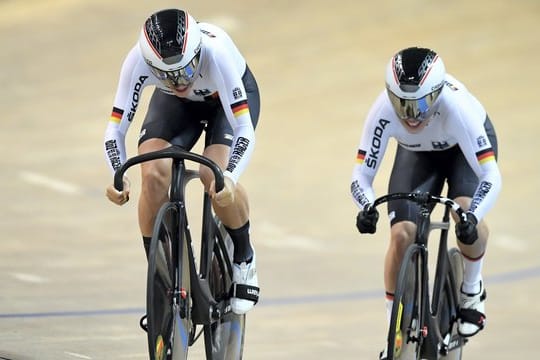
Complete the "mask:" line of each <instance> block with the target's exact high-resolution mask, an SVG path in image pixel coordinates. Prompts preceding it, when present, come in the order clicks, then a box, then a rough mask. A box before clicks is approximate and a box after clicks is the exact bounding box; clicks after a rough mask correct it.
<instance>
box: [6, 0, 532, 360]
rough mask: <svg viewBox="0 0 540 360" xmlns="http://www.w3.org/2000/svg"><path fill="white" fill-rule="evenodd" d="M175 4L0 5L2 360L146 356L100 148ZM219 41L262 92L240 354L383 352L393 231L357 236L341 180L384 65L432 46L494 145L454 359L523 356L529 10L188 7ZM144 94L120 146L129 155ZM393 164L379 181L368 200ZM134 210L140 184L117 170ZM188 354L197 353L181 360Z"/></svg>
mask: <svg viewBox="0 0 540 360" xmlns="http://www.w3.org/2000/svg"><path fill="white" fill-rule="evenodd" d="M174 6H178V2H176V1H153V2H149V1H127V0H118V1H113V2H111V1H104V0H94V1H83V0H50V1H43V0H25V1H20V0H0V44H1V51H0V66H1V67H2V71H0V84H1V86H0V109H1V110H2V117H1V120H0V144H1V147H2V150H3V151H2V154H3V156H2V158H1V160H0V164H1V169H2V171H1V172H0V198H1V199H2V206H1V207H0V230H1V237H2V239H1V241H0V359H3V358H7V359H12V360H13V359H17V360H21V359H33V360H49V359H51V360H58V359H146V358H147V357H146V340H145V334H144V333H143V332H142V331H140V330H139V328H138V319H139V317H140V316H141V314H142V313H143V312H144V301H145V299H144V289H145V260H144V255H143V250H142V245H141V241H140V236H139V234H138V227H137V223H136V201H131V202H130V203H129V204H128V205H126V206H124V207H117V206H114V205H112V204H111V203H109V202H108V201H107V200H106V198H105V196H104V189H105V187H106V186H107V185H108V184H109V183H110V181H111V175H110V173H109V170H108V168H107V167H106V164H105V161H104V155H103V153H102V136H103V132H104V130H105V126H106V123H107V121H108V117H109V114H110V110H111V106H112V100H113V96H114V91H115V87H116V82H117V79H118V72H119V69H120V65H121V62H122V60H123V56H124V55H125V53H126V52H127V51H128V50H129V48H130V47H131V46H132V45H133V43H134V41H136V39H137V37H138V31H139V29H140V26H141V25H142V23H143V21H144V19H145V18H146V16H147V15H148V14H149V13H150V12H152V11H154V10H157V9H159V8H165V7H174ZM180 6H184V7H185V8H187V9H188V10H190V11H191V12H192V13H193V15H194V16H195V17H196V18H197V19H198V20H200V21H209V22H214V23H216V24H219V25H222V26H223V27H224V28H226V29H227V30H228V31H229V32H230V34H231V35H232V36H233V38H234V39H235V40H236V42H237V44H238V46H239V47H240V48H241V50H242V51H243V53H244V54H245V56H246V58H247V59H248V62H249V65H250V67H251V69H252V70H253V72H254V73H255V75H256V77H257V79H258V81H259V86H260V89H261V95H262V109H261V110H262V113H261V119H260V122H259V127H258V129H257V135H258V138H257V148H256V151H255V154H254V157H253V160H252V162H251V164H250V167H249V169H248V171H247V172H246V173H245V175H244V176H243V178H242V182H243V183H244V185H245V186H246V187H247V189H248V191H249V194H250V199H251V220H252V224H253V225H252V236H253V239H254V242H255V244H256V248H257V254H258V269H259V279H260V285H261V288H262V300H261V303H260V304H259V305H258V306H257V307H256V309H255V310H253V311H252V312H251V313H250V314H249V316H248V333H247V336H246V346H245V358H246V359H248V360H251V359H329V358H331V359H375V358H377V354H378V352H379V351H380V350H381V349H382V347H383V345H384V341H385V327H386V325H385V314H384V302H383V286H382V260H383V256H384V251H385V248H386V245H387V242H388V240H387V237H388V229H387V226H385V225H384V221H382V222H381V225H380V231H379V233H378V234H377V235H376V236H360V235H359V234H358V233H357V232H356V230H355V227H354V217H355V214H356V209H355V207H354V205H353V203H352V200H351V198H350V196H349V182H350V176H351V171H352V167H353V163H354V156H355V152H356V146H357V143H358V140H359V138H360V131H361V128H362V124H363V121H364V117H365V114H366V112H367V110H368V108H369V106H370V104H371V102H372V101H373V100H374V99H375V97H376V96H377V94H378V93H379V91H380V90H381V89H382V86H383V82H384V67H385V65H386V62H387V60H388V59H389V57H390V56H391V54H393V53H394V52H395V51H397V50H399V49H400V48H403V47H407V46H410V45H423V46H427V47H432V48H434V49H436V50H437V51H438V52H439V54H440V55H441V56H442V57H443V59H444V61H445V63H446V66H447V69H448V71H449V72H450V73H452V74H453V75H454V76H456V77H457V78H458V79H460V80H461V81H463V82H464V83H465V84H467V85H468V87H469V88H470V89H471V90H472V91H473V93H475V94H476V95H477V97H478V98H479V99H480V100H481V101H482V102H483V103H484V105H485V106H486V108H487V109H488V112H489V114H490V116H491V118H492V120H493V122H494V124H495V126H496V129H497V133H498V137H499V150H500V157H499V163H500V166H501V169H502V173H503V180H504V184H503V191H502V193H501V196H500V200H499V202H498V204H497V205H496V207H495V208H494V209H493V211H492V212H491V213H490V214H489V216H488V218H487V220H488V222H489V224H490V227H491V234H492V235H491V238H490V245H489V250H488V254H487V257H486V262H485V270H484V274H485V275H484V276H485V282H486V286H487V289H488V302H487V314H488V325H487V328H486V330H485V331H484V332H483V333H482V334H481V335H479V336H478V337H476V338H473V339H472V341H471V342H470V343H469V344H468V345H467V347H466V353H465V354H466V356H465V358H467V359H509V358H536V357H537V353H538V350H537V345H536V343H535V342H536V341H537V339H538V336H537V335H538V334H537V333H536V332H537V331H539V325H540V322H539V320H538V319H539V318H540V305H539V303H538V301H537V299H538V297H539V296H540V261H539V260H538V254H539V252H540V242H539V241H538V235H537V234H538V230H537V228H536V225H535V224H536V221H538V220H537V211H536V209H537V203H538V201H539V200H540V199H539V198H540V197H539V195H538V188H539V187H540V180H539V179H540V171H539V169H538V160H534V159H535V158H536V155H537V154H538V152H539V151H538V150H539V149H540V148H539V145H538V139H537V137H538V129H539V125H538V103H539V100H538V94H539V91H538V84H539V83H540V76H539V71H538V64H539V63H540V37H539V36H538V34H539V33H540V3H539V2H538V1H536V0H516V1H514V2H508V1H502V0H491V1H488V0H476V1H466V0H457V1H428V0H411V1H353V0H350V1H347V0H343V1H342V0H338V1H321V0H311V1H308V0H298V1H293V2H291V1H285V0H272V1H269V0H260V1H256V2H253V1H244V0H238V1H229V2H200V1H185V2H183V3H182V5H180ZM149 94H150V91H147V92H146V93H145V96H144V97H143V103H142V104H141V105H140V109H141V111H139V113H138V116H137V117H136V119H135V121H134V125H133V126H132V129H131V130H130V133H129V136H128V140H127V141H128V143H127V144H128V148H129V150H130V154H131V155H134V154H135V146H136V137H137V133H138V129H139V127H140V124H141V122H142V118H143V113H144V108H145V104H146V102H147V99H148V98H149ZM390 165H391V157H390V156H387V158H386V159H385V162H384V166H383V168H382V169H381V171H380V174H379V176H378V178H377V180H376V184H375V185H376V189H377V191H378V193H379V194H382V193H383V192H384V191H385V188H386V179H387V176H388V170H389V167H390ZM130 176H131V179H132V180H133V187H134V189H133V192H134V193H133V196H132V199H133V200H135V199H136V198H137V194H138V184H139V182H138V181H139V180H138V172H137V171H136V170H134V171H132V172H131V175H130ZM193 358H202V355H201V352H200V350H198V349H194V351H193Z"/></svg>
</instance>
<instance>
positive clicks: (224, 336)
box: [204, 218, 246, 360]
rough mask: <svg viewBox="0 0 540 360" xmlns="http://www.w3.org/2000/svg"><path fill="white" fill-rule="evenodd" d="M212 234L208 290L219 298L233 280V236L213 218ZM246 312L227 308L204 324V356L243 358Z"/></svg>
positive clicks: (223, 297) (213, 359)
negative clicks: (242, 313) (219, 316)
mask: <svg viewBox="0 0 540 360" xmlns="http://www.w3.org/2000/svg"><path fill="white" fill-rule="evenodd" d="M214 224H215V231H214V233H215V236H214V244H213V251H212V260H211V267H210V275H209V285H210V291H211V294H212V296H213V297H214V299H216V300H217V301H218V302H219V301H221V300H226V299H228V298H229V296H230V295H229V289H230V287H231V284H232V264H231V259H232V251H233V244H232V240H231V238H230V236H229V234H228V233H227V231H226V230H225V228H224V226H223V225H222V224H221V222H219V220H217V218H216V219H215V222H214ZM245 324H246V316H245V314H244V315H238V314H234V313H233V312H232V311H229V312H228V313H227V314H225V315H224V316H223V317H222V318H220V319H219V320H218V321H216V322H213V323H211V324H207V325H205V326H204V343H205V351H206V357H207V359H211V360H239V359H242V356H243V349H244V338H245Z"/></svg>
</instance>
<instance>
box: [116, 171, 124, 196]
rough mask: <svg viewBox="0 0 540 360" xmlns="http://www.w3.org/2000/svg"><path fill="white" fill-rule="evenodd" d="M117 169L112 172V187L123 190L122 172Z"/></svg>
mask: <svg viewBox="0 0 540 360" xmlns="http://www.w3.org/2000/svg"><path fill="white" fill-rule="evenodd" d="M118 170H120V169H118ZM118 170H117V171H116V172H115V173H114V188H115V189H116V190H117V191H120V192H122V190H124V172H123V171H122V172H121V173H120V172H119V171H118Z"/></svg>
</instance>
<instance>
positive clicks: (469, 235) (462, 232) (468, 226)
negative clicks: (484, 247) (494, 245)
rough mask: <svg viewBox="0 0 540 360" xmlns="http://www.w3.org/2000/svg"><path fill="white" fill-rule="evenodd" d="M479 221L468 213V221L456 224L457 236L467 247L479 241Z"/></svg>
mask: <svg viewBox="0 0 540 360" xmlns="http://www.w3.org/2000/svg"><path fill="white" fill-rule="evenodd" d="M476 225H478V219H476V216H474V214H473V213H471V212H467V221H465V222H461V221H460V222H458V223H457V224H456V236H457V238H458V239H459V241H461V242H462V243H464V244H465V245H472V244H474V242H475V241H476V240H477V239H478V231H477V230H476Z"/></svg>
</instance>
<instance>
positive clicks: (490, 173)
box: [351, 47, 501, 359]
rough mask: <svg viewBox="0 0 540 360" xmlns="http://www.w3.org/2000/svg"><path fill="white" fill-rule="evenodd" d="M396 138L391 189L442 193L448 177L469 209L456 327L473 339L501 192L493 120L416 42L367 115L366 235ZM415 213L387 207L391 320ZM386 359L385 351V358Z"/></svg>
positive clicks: (360, 201) (362, 225)
mask: <svg viewBox="0 0 540 360" xmlns="http://www.w3.org/2000/svg"><path fill="white" fill-rule="evenodd" d="M391 138H394V139H396V140H397V143H398V146H397V151H396V155H395V159H394V165H393V169H392V174H391V177H390V181H389V186H388V192H389V193H393V192H410V191H421V192H425V191H428V192H430V193H432V194H440V193H441V191H442V189H443V186H444V184H445V182H446V184H447V186H448V197H450V198H452V199H455V201H457V202H458V203H459V204H460V206H461V207H463V208H464V209H467V210H468V211H467V216H468V219H469V220H468V221H467V223H466V224H464V225H460V224H457V225H456V235H457V237H458V239H459V241H458V246H459V248H460V250H461V252H462V254H463V256H464V262H465V272H464V280H463V284H462V285H461V319H460V322H459V332H460V333H461V335H462V336H472V335H474V334H476V333H477V332H478V331H480V330H481V329H482V328H483V326H484V321H485V308H484V301H485V290H484V284H483V281H482V275H481V270H482V264H483V259H484V253H485V251H486V244H487V237H488V228H487V225H486V223H485V221H484V220H483V219H484V217H485V216H486V214H487V213H488V211H489V210H490V209H491V208H492V206H493V205H494V204H495V202H496V200H497V197H498V194H499V191H500V189H501V175H500V171H499V167H498V165H497V161H496V157H497V138H496V135H495V131H494V129H493V126H492V124H491V121H490V119H489V117H488V116H487V114H486V111H485V109H484V107H483V106H482V105H481V104H480V102H479V101H478V100H477V99H476V98H475V97H474V96H473V95H472V94H471V93H470V92H469V91H468V90H467V88H466V87H465V86H464V85H463V84H462V83H461V82H459V81H458V80H456V79H455V78H454V77H452V76H451V75H449V74H447V73H446V70H445V67H444V64H443V62H442V60H441V59H440V58H439V57H438V56H437V54H436V53H435V52H434V51H432V50H430V49H425V48H416V47H414V48H407V49H404V50H402V51H400V52H398V53H397V54H395V55H394V56H393V57H392V59H391V60H390V62H389V64H388V66H387V70H386V90H384V91H382V92H381V93H380V95H379V96H378V97H377V100H376V101H375V103H374V104H373V105H372V107H371V109H370V111H369V113H368V115H367V118H366V121H365V124H364V129H363V133H362V137H361V140H360V144H359V146H358V150H357V157H356V165H355V166H354V170H353V175H352V183H351V193H352V196H353V198H354V201H355V203H356V205H357V206H358V207H359V209H360V211H359V213H358V216H357V227H358V230H359V231H360V232H361V233H374V232H375V229H376V223H377V219H378V213H377V211H376V210H375V209H373V208H371V207H370V205H371V204H372V203H373V201H374V199H375V194H374V190H373V180H374V178H375V175H376V174H377V171H378V170H379V168H380V165H381V162H382V160H383V156H384V154H385V152H386V150H387V146H388V143H389V141H390V139H391ZM416 213H417V210H416V206H415V205H412V204H411V203H410V202H407V201H405V200H403V201H396V202H392V203H390V204H389V206H388V215H389V218H390V223H391V239H390V244H389V247H388V250H387V253H386V258H385V266H384V282H385V288H386V303H387V315H388V318H389V317H390V312H391V309H392V304H393V295H394V291H395V287H396V278H397V272H398V270H399V266H400V263H401V259H402V257H403V255H404V252H405V250H406V248H407V246H408V245H409V244H410V243H411V242H412V241H413V240H414V233H415V225H414V221H415V216H416ZM385 356H386V355H385V353H384V352H383V353H382V354H381V359H384V358H385Z"/></svg>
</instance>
